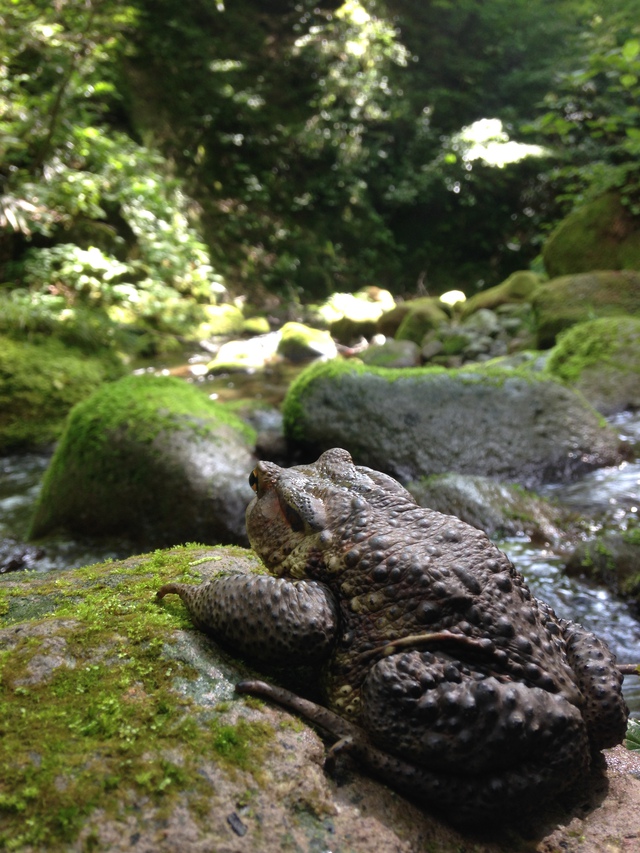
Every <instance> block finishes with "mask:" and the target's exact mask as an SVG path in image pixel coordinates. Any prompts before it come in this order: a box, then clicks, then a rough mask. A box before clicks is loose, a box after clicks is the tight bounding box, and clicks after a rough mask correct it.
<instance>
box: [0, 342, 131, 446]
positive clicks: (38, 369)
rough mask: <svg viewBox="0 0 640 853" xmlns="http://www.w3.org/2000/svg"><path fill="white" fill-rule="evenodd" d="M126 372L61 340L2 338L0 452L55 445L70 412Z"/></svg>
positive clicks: (110, 360)
mask: <svg viewBox="0 0 640 853" xmlns="http://www.w3.org/2000/svg"><path fill="white" fill-rule="evenodd" d="M123 371H124V367H123V365H122V364H120V363H119V362H117V361H116V360H114V358H113V357H112V356H111V355H108V354H107V355H105V357H100V356H91V355H87V354H86V353H83V352H81V351H80V350H77V349H73V348H70V347H67V346H65V345H64V344H63V343H61V342H60V341H58V340H50V341H43V342H41V343H37V344H35V343H27V342H25V341H16V340H13V339H11V338H7V337H0V453H3V452H7V451H10V450H17V449H20V450H23V449H28V448H35V447H40V446H43V445H48V444H52V443H53V442H54V441H55V440H56V439H57V438H58V437H59V436H60V434H61V432H62V429H63V427H64V423H65V419H66V417H67V415H68V413H69V410H70V409H71V408H72V407H73V406H74V405H75V404H76V403H78V402H80V401H81V400H84V399H85V398H87V397H89V396H90V395H91V394H92V393H93V392H94V391H95V390H96V389H97V388H99V387H100V386H101V385H102V384H103V383H104V382H106V381H107V380H110V379H115V378H117V377H118V376H121V375H122V373H123Z"/></svg>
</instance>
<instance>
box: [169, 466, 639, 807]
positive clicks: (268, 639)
mask: <svg viewBox="0 0 640 853" xmlns="http://www.w3.org/2000/svg"><path fill="white" fill-rule="evenodd" d="M250 482H251V485H252V487H253V488H254V490H255V492H256V497H255V498H254V499H253V501H252V502H251V504H250V506H249V508H248V509H247V530H248V533H249V538H250V540H251V544H252V546H253V547H254V549H255V550H256V551H257V553H258V554H259V555H260V557H261V558H262V559H263V561H264V563H265V564H266V566H267V567H268V568H269V569H270V571H271V572H272V575H271V576H267V575H247V574H238V575H225V576H221V577H219V578H215V579H213V580H211V581H208V582H207V583H205V584H202V585H201V586H199V587H192V586H188V585H185V584H169V585H167V586H164V587H163V588H162V589H161V590H160V591H159V593H158V596H159V597H160V598H162V597H163V596H164V595H165V594H167V593H169V592H176V593H178V594H179V595H180V596H181V597H182V598H183V600H184V601H185V602H186V604H187V606H188V608H189V610H190V613H191V615H192V618H193V619H194V621H195V623H196V624H197V625H198V626H199V627H201V628H203V629H205V630H208V631H210V632H212V633H213V634H214V635H215V636H216V637H218V638H220V639H223V640H224V641H226V642H227V643H228V644H230V645H231V646H232V647H233V648H235V649H237V650H238V651H239V652H241V653H242V654H244V655H247V656H248V657H252V658H254V659H255V660H261V661H265V662H275V663H287V662H289V663H293V664H294V665H297V664H306V663H313V662H322V672H323V676H322V680H323V686H324V691H325V696H326V708H324V707H320V706H318V705H315V704H313V703H310V702H308V701H306V700H304V699H300V698H298V697H296V696H294V695H293V694H291V693H289V692H287V691H284V690H281V689H280V688H275V687H271V686H269V685H266V684H264V683H263V682H248V683H243V684H241V685H239V689H240V690H243V691H245V692H253V693H261V694H262V695H266V696H269V697H271V698H273V699H275V700H276V701H279V702H281V703H283V704H285V705H288V706H289V707H291V708H294V709H295V710H297V711H298V712H300V713H302V714H304V715H305V716H306V717H308V718H309V719H311V720H312V721H314V722H315V723H317V724H318V725H320V726H321V727H323V728H324V729H325V730H327V731H328V732H329V733H330V734H332V735H333V736H334V737H335V738H337V739H338V740H339V741H340V742H341V743H345V744H348V745H349V746H350V748H351V749H352V751H353V753H354V754H355V755H356V757H357V758H358V759H359V760H360V761H361V762H363V763H364V764H365V765H366V766H368V767H369V768H370V769H371V770H372V771H373V772H375V773H377V774H378V775H380V776H382V777H383V778H384V780H385V781H387V782H388V783H389V784H391V785H392V786H396V787H398V788H400V789H402V790H404V791H408V792H409V793H410V794H411V795H412V796H413V797H414V798H418V799H420V800H421V801H422V802H423V803H424V804H425V805H427V806H430V807H435V808H439V809H443V810H445V811H446V812H448V813H450V814H452V815H455V816H456V817H458V818H461V819H467V820H473V819H476V818H479V817H482V818H483V819H486V818H489V817H491V816H494V817H498V818H500V817H502V816H508V814H509V809H511V808H513V807H517V808H521V807H528V806H531V805H537V804H539V803H541V802H542V801H543V800H548V799H549V798H551V797H553V796H555V795H556V794H558V793H559V792H561V791H563V790H565V789H567V788H569V787H570V786H572V785H573V783H574V782H575V781H576V780H577V779H578V778H579V777H580V776H581V775H582V774H583V773H584V772H585V771H586V770H587V769H588V767H589V763H590V757H591V754H592V753H593V752H597V751H598V750H601V749H603V748H604V747H609V746H613V745H615V744H617V743H619V742H620V741H621V740H622V739H623V737H624V734H625V729H626V721H627V708H626V706H625V703H624V701H623V698H622V694H621V682H622V677H621V675H620V673H619V671H618V669H617V668H616V666H615V659H614V656H613V654H612V653H611V651H610V650H609V649H608V647H607V646H606V644H605V643H604V642H603V641H601V640H600V639H598V638H597V637H596V636H594V635H593V634H591V633H590V632H588V631H586V630H585V629H584V628H582V627H581V626H580V625H577V624H575V623H573V622H569V621H566V620H563V619H559V618H558V617H557V616H556V615H555V613H554V612H553V610H552V609H551V608H550V607H549V606H547V605H546V604H545V603H544V602H542V601H539V600H538V599H536V598H534V597H533V596H532V595H531V593H530V591H529V589H528V588H527V586H526V584H525V582H524V580H523V579H522V577H521V576H520V575H519V574H518V572H517V571H516V570H515V568H514V567H513V565H512V564H511V562H510V561H509V559H508V558H507V557H506V556H505V555H504V554H503V553H502V552H501V551H499V550H498V549H497V548H496V547H495V545H493V544H492V543H491V541H490V540H489V539H488V538H487V537H486V536H485V534H484V533H482V532H481V531H479V530H476V529H475V528H473V527H470V526H469V525H468V524H465V523H463V522H462V521H460V520H458V519H457V518H454V517H452V516H446V515H442V514H440V513H437V512H433V511H431V510H429V509H424V508H422V507H419V506H417V505H416V503H415V501H414V499H413V498H412V496H411V495H410V494H409V493H408V492H407V491H406V490H405V489H404V488H403V487H402V486H400V485H399V484H398V483H397V482H396V481H395V480H393V479H392V478H391V477H388V476H387V475H385V474H381V473H379V472H377V471H373V470H371V469H369V468H364V467H359V466H354V464H353V462H352V460H351V457H350V456H349V454H348V453H347V452H346V451H345V450H341V449H334V450H329V451H327V452H326V453H323V454H322V456H321V457H320V458H319V459H318V461H317V462H316V463H314V464H312V465H299V466H296V467H294V468H288V469H283V468H280V467H278V466H277V465H274V464H272V463H269V462H261V463H259V465H258V466H257V468H256V469H255V470H254V472H253V473H252V475H251V480H250Z"/></svg>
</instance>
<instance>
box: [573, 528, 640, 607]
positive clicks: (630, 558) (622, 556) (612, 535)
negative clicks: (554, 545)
mask: <svg viewBox="0 0 640 853" xmlns="http://www.w3.org/2000/svg"><path fill="white" fill-rule="evenodd" d="M566 570H567V573H568V574H570V575H582V576H586V577H588V578H589V579H590V580H592V581H594V583H598V584H604V585H605V586H606V587H608V588H609V589H610V590H611V591H612V592H613V593H614V594H615V595H619V596H621V597H622V598H626V599H628V600H630V601H631V602H632V603H633V604H634V606H635V609H636V611H637V612H640V526H639V525H637V524H636V525H634V526H630V527H629V528H628V529H627V530H619V529H618V530H613V529H612V528H611V527H610V526H605V527H604V528H603V529H602V530H600V531H599V532H598V534H597V535H596V536H595V537H594V538H593V539H589V540H588V541H585V542H580V543H579V544H578V545H577V546H576V548H575V549H574V551H573V552H572V554H571V556H570V557H569V558H568V560H567V563H566Z"/></svg>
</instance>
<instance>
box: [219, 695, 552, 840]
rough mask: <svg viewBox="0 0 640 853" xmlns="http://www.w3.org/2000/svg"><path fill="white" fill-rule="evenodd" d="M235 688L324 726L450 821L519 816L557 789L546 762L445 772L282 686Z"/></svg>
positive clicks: (367, 762)
mask: <svg viewBox="0 0 640 853" xmlns="http://www.w3.org/2000/svg"><path fill="white" fill-rule="evenodd" d="M236 690H238V692H239V693H249V694H251V695H254V696H262V697H264V698H266V699H270V700H271V701H273V702H276V703H278V704H279V705H282V706H284V707H286V708H289V709H290V710H292V711H294V712H295V713H297V714H299V715H300V716H302V717H304V718H305V719H307V720H308V721H309V722H311V723H313V724H314V725H316V726H319V727H320V728H322V729H324V730H325V731H326V732H328V733H329V734H330V735H332V736H333V737H335V738H336V740H337V741H338V743H337V744H336V745H335V747H343V748H345V749H348V750H349V752H350V753H351V754H352V755H353V756H354V757H355V758H356V760H357V761H359V762H360V763H361V764H362V765H363V766H364V767H365V768H366V769H367V770H369V771H370V772H371V773H372V774H374V775H375V776H377V777H378V778H379V779H380V780H381V781H382V782H385V783H386V784H388V785H390V786H391V787H393V788H396V789H397V790H399V791H401V792H403V793H405V794H406V795H407V796H408V797H409V798H410V799H412V800H414V801H416V802H418V803H419V804H420V805H421V806H424V807H426V808H430V809H432V810H434V811H436V812H437V811H442V812H444V813H445V814H446V815H447V817H448V818H449V819H450V820H451V821H452V822H454V823H461V824H474V823H475V824H478V823H481V824H482V825H485V824H486V823H487V822H490V821H496V822H498V821H500V822H503V823H506V822H508V821H509V820H518V819H519V818H520V817H521V816H522V814H523V813H524V812H525V811H530V810H531V809H532V808H538V807H539V806H540V805H541V804H542V803H543V801H545V800H547V799H549V798H550V797H551V796H553V795H554V794H555V793H556V792H557V787H558V786H557V785H556V786H555V787H554V785H553V784H552V783H553V781H554V776H555V774H554V772H553V771H552V770H550V769H549V768H548V767H547V766H545V764H544V762H543V763H541V764H540V766H536V768H530V769H529V772H524V771H525V770H526V769H527V768H518V769H517V770H514V771H503V772H495V773H492V772H488V773H484V774H482V775H475V774H473V773H460V775H455V774H451V773H445V772H442V771H440V770H438V769H431V768H429V767H425V766H417V765H416V764H413V763H412V762H410V761H407V760H404V759H402V758H398V757H397V756H395V755H392V754H391V753H389V752H386V751H385V750H384V749H381V748H380V747H378V746H376V745H375V744H373V743H372V742H371V740H370V739H369V737H368V734H367V732H366V731H365V730H364V729H363V728H361V727H360V726H357V725H355V724H354V723H352V722H350V721H349V720H345V719H344V718H343V717H340V716H338V715H337V714H335V713H333V711H330V710H329V709H328V708H323V707H321V706H320V705H316V704H315V703H314V702H310V701H309V700H307V699H303V698H301V697H300V696H296V695H295V694H294V693H291V692H290V691H288V690H285V689H283V688H281V687H275V686H273V685H271V684H267V683H265V682H263V681H243V682H240V683H239V684H238V685H237V686H236ZM335 747H334V748H335ZM509 809H512V811H509ZM513 809H517V811H514V810H513Z"/></svg>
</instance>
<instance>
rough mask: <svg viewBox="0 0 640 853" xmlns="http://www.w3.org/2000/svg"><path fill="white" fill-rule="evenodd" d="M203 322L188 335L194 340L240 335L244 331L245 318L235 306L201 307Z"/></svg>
mask: <svg viewBox="0 0 640 853" xmlns="http://www.w3.org/2000/svg"><path fill="white" fill-rule="evenodd" d="M200 308H201V311H202V314H203V315H204V320H203V322H202V323H200V325H199V326H198V327H197V329H195V331H194V332H193V333H192V334H191V335H190V337H191V338H192V339H194V340H197V339H202V338H211V337H216V336H219V335H224V336H228V335H241V334H242V333H243V332H244V331H245V322H246V321H245V318H244V315H243V313H242V311H241V309H240V308H238V306H237V305H231V304H223V305H202V306H200Z"/></svg>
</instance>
